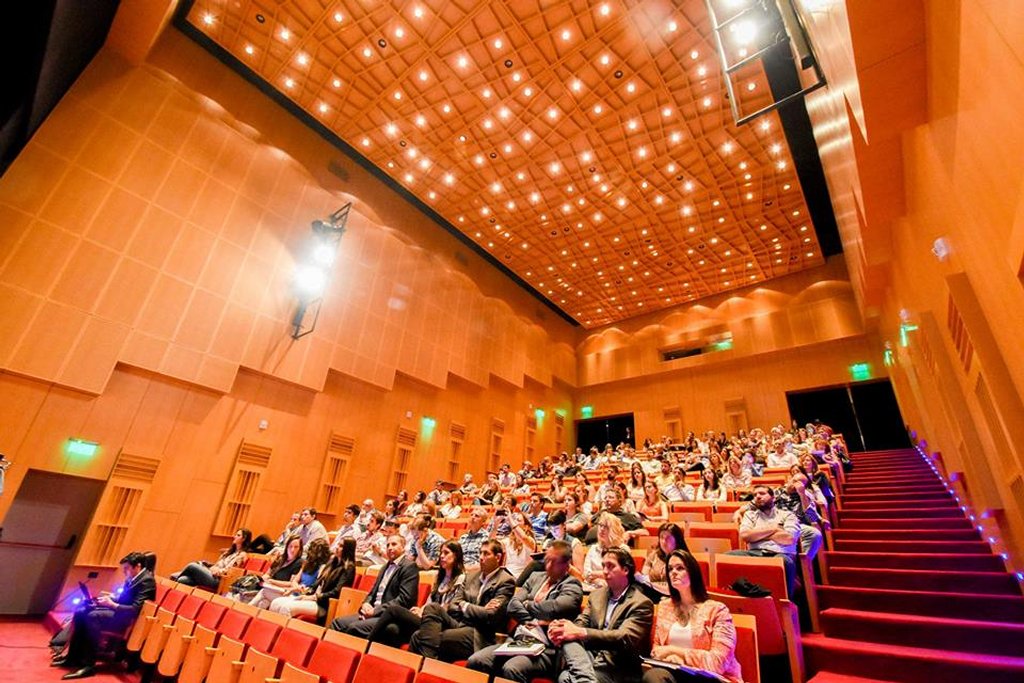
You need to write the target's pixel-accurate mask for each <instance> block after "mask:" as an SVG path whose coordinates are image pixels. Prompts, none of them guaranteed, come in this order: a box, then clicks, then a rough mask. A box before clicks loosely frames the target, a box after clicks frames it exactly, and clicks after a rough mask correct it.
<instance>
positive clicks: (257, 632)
mask: <svg viewBox="0 0 1024 683" xmlns="http://www.w3.org/2000/svg"><path fill="white" fill-rule="evenodd" d="M280 630H281V627H280V626H279V625H277V624H275V623H273V622H270V621H267V620H266V619H260V618H258V617H257V618H256V619H253V620H252V621H250V622H249V628H247V629H245V633H243V634H242V642H243V643H245V644H246V645H248V646H249V647H254V648H256V649H257V650H259V651H260V652H270V648H271V647H272V646H273V645H274V640H276V639H277V634H278V632H279V631H280Z"/></svg>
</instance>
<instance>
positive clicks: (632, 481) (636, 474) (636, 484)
mask: <svg viewBox="0 0 1024 683" xmlns="http://www.w3.org/2000/svg"><path fill="white" fill-rule="evenodd" d="M646 483H647V474H645V473H644V468H643V467H641V466H640V463H639V462H634V463H633V464H632V465H631V466H630V468H629V483H627V484H626V494H627V495H628V497H629V499H630V500H632V501H633V504H634V505H635V506H636V507H637V509H639V508H640V505H641V504H642V503H643V500H644V484H646Z"/></svg>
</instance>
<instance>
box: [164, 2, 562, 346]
mask: <svg viewBox="0 0 1024 683" xmlns="http://www.w3.org/2000/svg"><path fill="white" fill-rule="evenodd" d="M194 4H195V0H182V2H181V4H180V5H179V6H178V10H177V11H176V12H175V14H174V19H173V22H172V23H173V25H174V27H175V28H177V29H178V30H179V31H181V32H182V33H184V34H185V35H186V36H188V37H189V38H191V39H192V40H193V41H195V42H196V43H198V44H199V45H200V46H201V47H202V48H203V49H205V50H206V51H207V52H209V53H210V54H212V55H213V56H214V57H215V58H216V59H217V60H218V61H220V62H222V63H223V64H225V65H226V66H227V67H228V68H230V69H231V70H232V71H234V72H236V73H238V74H239V75H240V76H241V77H242V78H244V79H245V80H246V81H248V82H249V83H250V84H252V85H254V86H255V87H256V88H257V89H259V91H260V92H262V93H263V94H264V95H266V96H267V97H268V98H270V99H271V100H272V101H273V102H275V103H276V104H277V105H278V106H280V107H281V108H282V109H284V110H285V111H287V112H288V113H289V114H291V115H292V116H294V117H295V118H297V119H298V120H299V121H301V122H302V123H303V124H305V125H306V126H308V127H309V128H310V129H312V130H313V131H314V132H316V133H317V135H319V136H320V137H322V138H323V139H324V140H326V141H327V142H329V143H331V145H333V146H334V147H335V148H337V149H338V150H339V151H340V152H341V153H342V154H344V155H345V156H347V157H349V158H350V159H352V160H353V161H355V162H356V163H357V164H359V165H360V166H362V167H363V168H364V169H365V170H366V171H368V172H369V173H370V174H371V175H373V176H374V177H375V178H377V179H378V180H380V181H381V182H383V183H384V184H385V185H387V186H388V187H389V188H391V189H392V190H393V191H394V192H395V193H396V194H398V195H399V196H400V197H402V199H404V200H405V201H407V202H408V203H409V204H411V205H412V206H413V208H415V209H417V210H419V211H420V212H421V213H423V214H424V215H425V216H426V217H427V218H429V219H430V220H432V221H433V222H435V223H437V224H438V225H439V226H441V227H442V228H444V230H446V231H447V232H448V233H450V234H451V235H452V236H453V237H455V238H456V239H457V240H459V241H460V242H461V243H462V244H464V245H465V246H467V247H468V248H470V249H471V250H472V251H473V252H474V253H475V254H477V255H478V256H480V257H482V258H483V259H484V260H485V261H487V262H488V263H489V264H490V265H492V266H494V267H495V268H497V269H498V270H499V271H500V272H501V273H502V274H503V275H505V276H506V277H508V278H509V279H510V280H512V281H513V282H514V283H516V284H517V285H518V286H519V287H521V288H522V289H523V290H525V291H526V292H527V293H529V294H530V296H532V297H533V298H535V299H537V300H538V301H540V302H541V303H542V304H544V306H546V307H547V308H549V309H550V310H552V311H554V312H555V313H557V314H558V316H559V317H560V318H562V319H563V320H565V321H566V322H568V323H570V324H571V325H572V326H573V327H581V325H580V323H579V322H577V321H576V319H575V318H573V317H572V316H570V315H569V314H568V313H566V312H565V311H563V310H562V309H561V308H559V307H558V306H556V305H555V304H554V303H553V302H552V301H551V300H549V299H548V298H547V297H545V296H544V295H543V294H541V293H540V292H538V291H537V290H536V289H534V288H533V287H532V286H531V285H530V283H528V282H526V281H525V280H523V279H522V278H521V277H519V276H518V275H517V274H516V273H515V272H513V271H512V270H511V269H510V268H508V266H506V265H505V264H503V263H502V262H501V261H499V260H498V259H497V258H495V257H494V256H492V255H491V254H490V253H488V252H487V251H486V250H485V249H483V248H482V247H480V246H479V245H477V244H476V242H474V241H473V240H472V239H470V238H469V237H467V236H466V235H465V234H464V233H463V232H462V231H461V230H459V229H458V228H456V227H455V226H454V225H452V224H451V223H450V222H449V221H448V220H446V219H445V218H444V217H443V216H441V214H439V213H437V212H436V211H434V210H433V209H432V208H430V206H428V205H427V204H426V203H424V202H423V201H422V200H421V199H419V198H418V197H417V196H416V195H414V194H412V193H411V192H409V191H408V190H406V189H405V188H404V187H402V186H401V185H400V184H399V183H398V182H396V181H395V180H394V179H393V178H392V177H391V176H389V175H388V174H387V173H385V172H384V171H382V170H381V169H380V168H379V167H378V166H377V165H376V164H374V163H373V162H371V161H370V160H369V159H367V158H366V157H364V156H363V155H362V154H360V153H359V151H358V150H357V149H355V148H354V147H352V146H351V145H349V144H348V143H347V142H345V141H344V140H342V139H341V138H340V137H338V136H337V135H336V134H335V133H334V132H333V131H331V129H329V128H328V127H327V126H325V125H323V124H322V123H320V122H319V121H318V120H317V119H316V118H314V117H313V116H312V115H311V114H309V113H308V112H306V111H305V110H304V109H302V108H301V107H299V106H298V105H297V104H295V103H294V102H292V101H291V100H290V99H288V98H287V97H285V96H284V95H283V94H281V93H280V92H278V91H277V90H276V89H275V88H274V87H273V86H272V85H270V83H268V82H267V81H265V80H264V79H263V78H261V77H260V76H259V75H257V74H256V73H255V72H254V71H253V70H252V69H250V68H249V67H248V66H246V65H245V63H244V62H242V61H240V60H239V59H238V58H237V57H235V56H234V55H232V54H231V53H230V52H228V51H227V50H225V49H224V48H222V47H221V46H220V45H218V44H217V43H215V42H214V41H213V40H212V39H210V38H209V37H207V36H206V34H204V33H203V32H202V31H200V30H199V29H197V28H196V27H195V26H193V25H192V24H191V23H189V21H188V20H187V18H186V17H187V16H188V13H189V11H190V10H191V9H192V5H194Z"/></svg>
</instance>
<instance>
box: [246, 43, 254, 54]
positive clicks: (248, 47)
mask: <svg viewBox="0 0 1024 683" xmlns="http://www.w3.org/2000/svg"><path fill="white" fill-rule="evenodd" d="M254 52H256V50H255V49H254V48H253V46H252V45H246V46H245V54H247V55H251V54H253V53H254Z"/></svg>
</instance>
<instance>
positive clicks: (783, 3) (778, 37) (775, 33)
mask: <svg viewBox="0 0 1024 683" xmlns="http://www.w3.org/2000/svg"><path fill="white" fill-rule="evenodd" d="M704 4H705V5H707V8H708V16H709V17H710V19H711V28H712V32H713V33H714V35H715V48H716V50H717V52H718V57H719V60H720V61H721V63H722V73H723V75H724V76H725V87H726V89H727V91H728V96H729V106H730V108H731V109H732V117H733V120H734V121H735V123H736V125H737V126H740V125H743V124H744V123H749V122H750V121H752V120H754V119H756V118H757V117H759V116H762V115H764V114H767V113H768V112H771V111H774V110H776V109H778V108H779V107H781V106H782V105H784V104H786V103H788V102H791V101H793V100H795V99H799V98H802V97H804V96H806V95H807V94H809V93H811V92H814V91H815V90H817V89H818V88H820V87H822V86H824V85H825V74H824V72H823V71H822V70H821V65H820V64H819V63H818V59H817V57H816V56H815V54H814V48H813V47H812V45H811V41H810V38H809V37H808V35H807V29H806V28H805V26H804V22H803V19H802V18H801V15H800V10H799V8H798V7H797V6H796V5H795V4H794V0H704ZM782 46H788V48H789V49H788V51H789V53H790V56H791V57H792V59H793V63H794V67H795V68H796V70H797V72H798V73H799V72H803V71H806V70H807V69H813V71H814V77H815V80H814V82H813V83H811V84H810V85H808V86H806V87H803V88H801V89H799V90H796V91H795V92H791V93H789V94H785V95H782V96H781V98H779V97H777V96H776V94H775V93H774V92H773V93H772V102H771V104H769V105H766V106H764V107H762V108H760V109H758V110H757V111H755V112H753V113H750V114H743V113H742V112H741V111H740V99H741V98H742V97H743V96H744V92H745V91H744V89H743V88H742V87H741V88H739V89H737V87H736V83H735V81H745V82H747V87H748V91H749V92H753V91H754V90H755V89H756V82H757V81H758V80H760V76H761V73H762V71H761V69H758V68H757V62H758V61H759V60H764V59H765V57H776V58H777V56H776V53H779V55H780V56H781V55H782V54H783V53H781V52H779V51H780V50H782V49H783V47H782ZM798 79H799V76H798ZM798 83H799V80H798ZM758 97H760V95H758Z"/></svg>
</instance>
